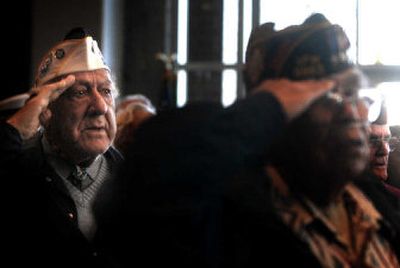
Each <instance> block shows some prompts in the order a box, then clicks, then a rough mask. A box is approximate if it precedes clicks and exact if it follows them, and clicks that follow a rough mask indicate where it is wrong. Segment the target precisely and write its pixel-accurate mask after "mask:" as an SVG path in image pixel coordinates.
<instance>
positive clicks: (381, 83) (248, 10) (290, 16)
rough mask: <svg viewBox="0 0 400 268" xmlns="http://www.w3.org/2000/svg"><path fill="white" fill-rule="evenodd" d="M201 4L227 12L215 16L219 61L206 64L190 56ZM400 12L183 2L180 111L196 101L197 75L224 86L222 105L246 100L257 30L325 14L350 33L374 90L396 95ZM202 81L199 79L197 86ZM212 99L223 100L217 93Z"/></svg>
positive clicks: (268, 0)
mask: <svg viewBox="0 0 400 268" xmlns="http://www.w3.org/2000/svg"><path fill="white" fill-rule="evenodd" d="M198 2H203V3H204V2H208V3H209V5H212V4H211V3H216V2H218V3H219V4H217V5H218V6H217V7H218V8H221V9H222V10H221V12H216V13H215V14H219V15H220V18H219V21H214V22H216V24H217V25H219V26H218V27H220V30H216V31H215V32H213V33H214V34H215V33H216V32H218V33H220V35H221V37H220V39H218V38H217V37H214V41H215V40H216V41H220V43H221V50H222V53H221V55H219V57H220V58H219V59H217V58H215V57H214V58H212V60H211V61H207V60H205V61H202V60H201V59H199V58H197V61H196V59H194V60H193V57H192V59H191V57H190V56H189V57H188V52H190V44H192V45H193V43H191V40H190V38H188V36H189V35H188V33H189V32H191V30H192V29H189V28H188V26H190V25H191V23H190V21H189V20H190V17H191V16H189V14H190V12H193V9H191V8H190V5H191V4H197V5H198ZM288 6H291V8H287V7H288ZM214 7H215V6H214ZM196 8H198V7H196ZM398 10H400V1H398V0H380V1H376V0H363V1H360V0H302V1H301V0H296V1H293V0H279V1H277V0H219V1H189V0H178V27H177V28H178V42H177V43H178V49H177V53H178V70H179V71H178V93H177V95H178V100H177V103H178V106H183V105H184V104H185V103H186V102H187V101H189V100H190V96H188V94H187V92H188V89H189V88H190V87H191V86H192V84H193V83H196V82H193V80H196V79H194V78H193V75H191V74H190V72H191V71H197V72H199V71H200V70H202V71H203V72H207V71H208V72H211V73H209V74H208V75H209V77H211V78H213V79H214V80H213V82H214V83H215V82H216V81H217V82H218V83H220V84H219V88H220V89H219V90H220V91H221V92H220V93H219V95H220V101H221V102H222V103H223V105H224V106H228V105H230V104H231V103H233V102H234V101H235V99H237V98H241V97H243V96H244V85H243V82H242V75H241V69H242V65H243V62H244V55H245V50H246V45H247V40H248V37H249V35H250V32H251V28H252V26H253V25H257V24H260V23H264V22H267V21H270V22H274V23H275V28H276V29H277V30H280V29H283V28H285V27H287V26H289V25H292V24H301V23H302V22H303V21H304V19H305V18H306V17H308V16H309V15H310V14H312V13H315V12H320V13H323V14H324V15H325V16H326V17H327V18H328V19H329V20H330V21H331V22H332V23H337V24H339V25H341V26H342V27H343V28H344V30H345V32H346V33H347V35H348V37H349V39H350V42H351V44H352V45H351V48H350V50H349V56H350V57H351V59H352V60H353V61H354V62H355V63H357V64H359V65H360V67H361V68H362V69H363V70H364V71H365V73H366V74H367V75H368V76H369V77H370V78H371V82H372V84H373V86H377V87H379V88H382V91H384V92H394V91H396V88H397V91H400V84H399V83H389V82H396V81H400V75H399V74H400V52H399V51H400V50H399V49H398V48H399V47H400V35H398V34H396V31H397V29H396V28H395V27H396V26H397V25H400V16H398V14H397V13H398ZM193 17H194V18H195V16H193ZM210 23H211V22H210ZM218 23H219V24H218ZM210 46H212V44H211V45H210ZM214 46H215V44H214ZM214 48H215V47H214ZM188 58H189V59H188ZM195 76H196V75H195ZM197 76H198V74H197ZM201 81H202V80H201V79H200V80H197V85H199V84H201V83H202V82H201ZM386 88H390V90H389V89H386ZM212 94H214V95H213V96H214V97H215V96H216V95H218V94H215V92H214V91H213V92H212ZM391 94H392V93H391ZM391 96H392V95H391ZM397 99H399V98H397ZM399 123H400V122H399Z"/></svg>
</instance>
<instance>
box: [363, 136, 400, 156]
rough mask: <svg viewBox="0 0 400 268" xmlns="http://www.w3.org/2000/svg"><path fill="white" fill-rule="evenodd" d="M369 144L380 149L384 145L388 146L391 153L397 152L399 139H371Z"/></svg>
mask: <svg viewBox="0 0 400 268" xmlns="http://www.w3.org/2000/svg"><path fill="white" fill-rule="evenodd" d="M369 144H370V145H371V147H374V148H380V146H382V145H388V146H389V151H390V152H393V151H394V150H396V148H397V146H398V144H399V139H398V138H396V137H384V138H377V137H371V138H369Z"/></svg>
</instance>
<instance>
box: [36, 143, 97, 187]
mask: <svg viewBox="0 0 400 268" xmlns="http://www.w3.org/2000/svg"><path fill="white" fill-rule="evenodd" d="M41 142H42V146H43V151H44V153H45V155H46V159H47V161H48V162H49V164H50V165H51V166H52V167H53V168H54V170H55V171H56V173H57V174H58V175H59V176H60V177H61V178H62V179H64V180H65V179H67V178H68V177H69V176H70V175H71V174H72V172H73V171H74V170H75V169H76V167H75V165H74V164H71V163H68V162H67V161H65V160H64V159H63V158H61V157H59V156H58V155H57V154H55V153H54V152H53V150H52V149H51V146H50V144H49V142H48V141H47V139H46V138H45V137H44V136H43V137H42V140H41ZM103 158H104V157H103V156H102V155H99V156H98V157H96V159H95V160H94V161H93V163H91V164H90V165H89V166H88V167H87V168H85V171H86V172H87V173H88V174H89V176H90V178H92V179H93V180H96V177H97V175H98V172H99V170H100V167H101V165H102V163H103V160H104V159H103Z"/></svg>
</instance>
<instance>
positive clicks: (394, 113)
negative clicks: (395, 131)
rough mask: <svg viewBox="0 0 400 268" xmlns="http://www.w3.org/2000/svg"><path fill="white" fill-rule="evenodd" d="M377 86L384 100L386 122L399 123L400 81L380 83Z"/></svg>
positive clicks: (390, 123)
mask: <svg viewBox="0 0 400 268" xmlns="http://www.w3.org/2000/svg"><path fill="white" fill-rule="evenodd" d="M377 88H378V89H380V90H381V91H382V94H383V96H384V98H385V101H386V106H387V115H388V124H389V125H391V126H392V125H400V105H399V100H400V82H386V83H382V84H379V85H378V87H377Z"/></svg>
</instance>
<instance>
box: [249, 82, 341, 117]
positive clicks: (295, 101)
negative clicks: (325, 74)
mask: <svg viewBox="0 0 400 268" xmlns="http://www.w3.org/2000/svg"><path fill="white" fill-rule="evenodd" d="M334 86H335V82H334V81H333V80H303V81H291V80H288V79H276V80H266V81H264V82H263V83H261V85H260V86H259V87H258V88H257V89H255V92H256V93H257V92H270V93H272V94H273V95H274V96H275V97H276V98H277V99H278V101H279V102H280V103H281V105H282V107H283V109H284V111H285V112H286V114H287V116H288V119H289V120H290V119H293V118H294V117H296V116H298V115H299V114H300V113H302V112H303V111H304V110H305V109H307V108H308V106H309V105H310V104H311V103H312V102H313V101H314V100H316V99H317V98H319V97H320V96H322V95H323V94H325V93H327V92H328V91H329V90H331V89H333V88H334Z"/></svg>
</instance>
